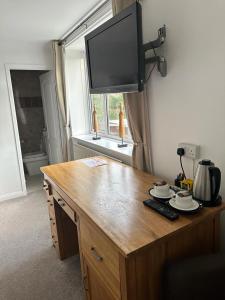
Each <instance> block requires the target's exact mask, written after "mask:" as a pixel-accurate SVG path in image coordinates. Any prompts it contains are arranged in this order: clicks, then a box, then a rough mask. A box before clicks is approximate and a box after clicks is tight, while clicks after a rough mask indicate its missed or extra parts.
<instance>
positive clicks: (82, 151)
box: [73, 144, 104, 160]
mask: <svg viewBox="0 0 225 300" xmlns="http://www.w3.org/2000/svg"><path fill="white" fill-rule="evenodd" d="M73 155H74V160H77V159H82V158H86V157H92V156H97V155H104V154H103V153H100V152H97V151H95V150H92V149H90V148H87V147H85V146H83V145H79V144H73Z"/></svg>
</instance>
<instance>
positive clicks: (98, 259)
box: [80, 220, 120, 299]
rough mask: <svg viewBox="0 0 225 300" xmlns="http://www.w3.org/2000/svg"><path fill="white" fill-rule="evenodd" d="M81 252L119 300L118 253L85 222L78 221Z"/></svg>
mask: <svg viewBox="0 0 225 300" xmlns="http://www.w3.org/2000/svg"><path fill="white" fill-rule="evenodd" d="M80 239H81V251H82V253H83V255H84V256H85V258H86V260H87V261H89V263H90V264H91V265H92V266H93V268H94V269H95V271H96V272H97V273H98V274H99V275H100V277H101V278H102V280H103V282H105V283H106V286H107V287H109V289H110V291H111V293H112V295H113V296H114V298H115V299H120V275H119V253H118V252H117V250H116V248H114V245H113V244H112V242H111V241H110V240H109V239H108V238H107V237H105V236H104V235H103V233H101V232H100V231H99V230H98V229H96V228H95V227H93V226H92V225H90V224H89V223H88V222H87V221H85V220H80Z"/></svg>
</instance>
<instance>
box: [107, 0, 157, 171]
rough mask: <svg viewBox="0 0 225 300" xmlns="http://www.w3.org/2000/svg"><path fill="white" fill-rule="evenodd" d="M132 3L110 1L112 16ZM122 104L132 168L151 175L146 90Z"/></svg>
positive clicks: (131, 95)
mask: <svg viewBox="0 0 225 300" xmlns="http://www.w3.org/2000/svg"><path fill="white" fill-rule="evenodd" d="M134 2H135V1H134V0H112V9H113V14H114V15H115V14H117V13H118V12H120V11H121V10H122V9H124V8H126V7H127V6H129V5H131V4H132V3H134ZM124 103H125V110H126V115H127V119H128V125H129V129H130V132H131V136H132V139H133V141H134V149H133V155H132V156H133V157H132V158H133V166H134V167H135V168H138V169H140V170H144V171H148V172H151V173H152V172H153V170H152V161H151V136H150V118H149V101H148V97H147V92H146V88H145V90H144V91H143V92H141V93H128V94H124Z"/></svg>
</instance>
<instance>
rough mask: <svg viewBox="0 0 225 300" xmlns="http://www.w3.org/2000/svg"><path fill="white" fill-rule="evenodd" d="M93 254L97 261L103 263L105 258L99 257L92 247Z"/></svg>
mask: <svg viewBox="0 0 225 300" xmlns="http://www.w3.org/2000/svg"><path fill="white" fill-rule="evenodd" d="M91 253H92V255H93V256H94V257H95V258H96V260H97V261H102V260H103V257H102V256H100V255H98V253H97V252H96V250H95V248H94V247H91Z"/></svg>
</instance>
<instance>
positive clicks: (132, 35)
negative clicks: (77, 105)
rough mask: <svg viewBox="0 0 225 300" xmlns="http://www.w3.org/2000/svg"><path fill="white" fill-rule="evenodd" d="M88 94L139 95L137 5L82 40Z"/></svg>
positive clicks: (140, 59)
mask: <svg viewBox="0 0 225 300" xmlns="http://www.w3.org/2000/svg"><path fill="white" fill-rule="evenodd" d="M85 45H86V56H87V67H88V75H89V87H90V93H91V94H99V93H119V92H123V93H126V92H137V91H142V90H143V86H144V54H143V41H142V18H141V5H140V4H139V3H137V2H135V3H134V4H132V5H131V6H129V7H128V8H126V9H124V10H123V11H121V12H120V13H119V14H117V15H116V16H114V17H113V18H111V19H110V20H108V21H107V22H105V23H104V24H102V25H101V26H99V27H98V28H97V29H95V30H93V31H92V32H91V33H89V34H88V35H86V37H85Z"/></svg>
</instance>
